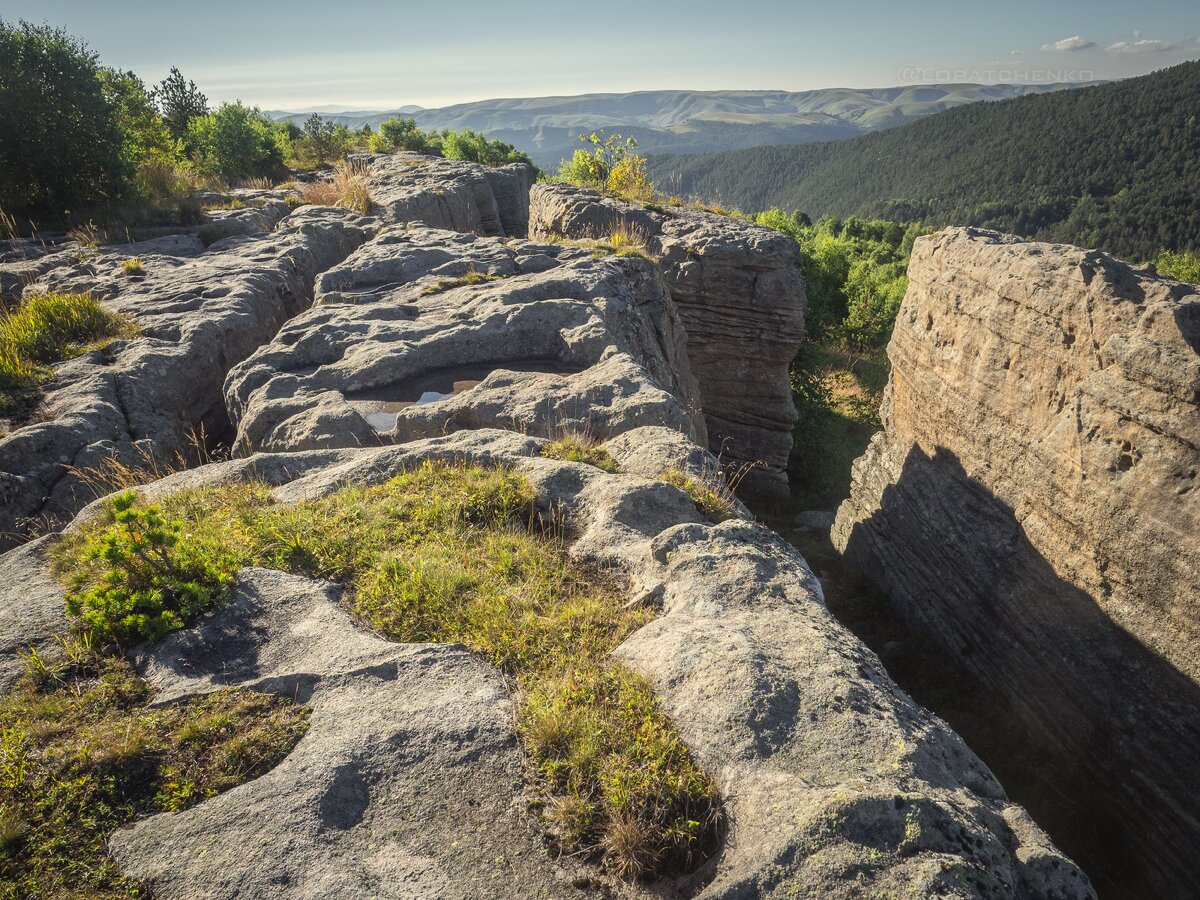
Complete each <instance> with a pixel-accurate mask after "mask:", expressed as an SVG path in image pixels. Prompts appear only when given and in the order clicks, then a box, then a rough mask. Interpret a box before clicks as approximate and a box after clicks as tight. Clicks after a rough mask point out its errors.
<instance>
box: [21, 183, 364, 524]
mask: <svg viewBox="0 0 1200 900" xmlns="http://www.w3.org/2000/svg"><path fill="white" fill-rule="evenodd" d="M375 227H377V223H375V222H373V220H368V219H364V218H363V217H361V216H357V215H354V214H353V213H349V212H346V211H344V210H335V209H330V208H317V207H309V208H304V209H302V210H300V211H299V212H297V213H296V214H295V215H293V216H290V217H289V218H288V219H287V220H286V223H285V224H284V225H283V226H281V227H280V228H279V229H278V230H276V231H273V232H270V233H265V234H253V235H245V236H240V237H233V238H229V239H227V240H224V241H220V242H218V243H216V244H214V245H213V246H211V247H210V248H209V249H208V250H207V251H204V252H203V253H197V252H195V249H196V248H195V247H194V246H193V245H191V244H190V243H188V242H185V243H184V249H185V252H186V255H184V256H175V255H171V254H153V253H151V254H146V255H144V256H142V257H141V258H142V260H143V265H144V270H145V275H144V276H143V277H139V278H130V277H128V276H124V275H123V273H120V268H119V262H120V260H121V259H122V258H124V256H123V255H122V254H119V253H104V254H101V255H100V257H99V258H98V259H97V260H93V261H89V262H88V263H87V264H85V265H80V266H76V265H73V264H72V265H67V266H59V267H56V268H53V269H50V270H48V271H47V272H46V273H45V274H44V275H43V276H42V278H41V279H40V280H38V281H35V282H34V283H33V284H32V285H30V286H29V287H27V288H26V289H25V290H27V291H39V290H80V289H88V290H90V291H92V293H93V294H95V295H96V296H98V297H102V298H104V302H105V304H106V305H107V306H108V307H109V308H110V309H112V310H113V311H115V312H119V313H123V314H125V315H128V316H129V317H130V318H131V319H132V320H133V321H134V322H135V323H136V324H137V326H138V328H139V329H140V334H139V335H138V336H136V337H134V338H132V339H128V340H119V341H116V342H115V343H113V344H112V345H110V346H108V347H106V348H104V349H103V350H94V351H92V352H89V353H86V354H84V355H83V356H80V357H77V358H75V359H72V360H69V361H67V362H65V363H62V364H61V365H59V366H58V367H57V375H56V377H55V379H54V381H53V382H52V384H51V385H50V386H49V389H48V391H47V394H46V397H45V398H44V400H43V401H42V403H41V405H40V407H39V410H38V416H37V417H36V420H35V421H33V422H31V423H29V424H25V425H20V424H19V423H18V427H15V428H14V429H13V430H12V431H10V432H9V433H7V434H5V435H3V437H0V546H11V545H12V543H13V542H15V541H16V540H18V539H19V536H20V535H21V534H22V533H23V532H24V530H25V529H26V527H27V526H28V524H29V523H30V522H31V521H32V520H35V519H39V518H40V519H50V520H54V519H61V518H62V517H64V516H65V517H69V516H71V515H73V514H74V513H75V512H76V511H78V510H79V509H80V508H81V507H82V506H83V505H84V504H85V503H86V502H88V501H89V500H91V499H92V494H91V493H90V492H89V491H88V489H87V488H86V487H85V486H84V485H83V484H82V482H81V480H80V478H79V477H78V476H77V475H76V474H72V472H71V469H75V470H81V469H87V468H89V467H93V466H96V465H99V464H101V463H102V462H103V461H104V460H105V459H110V458H115V459H117V460H120V461H121V462H123V463H125V464H130V465H136V464H140V463H144V462H145V461H146V459H147V458H156V459H158V460H160V461H170V460H172V459H173V457H174V456H175V455H176V454H179V453H183V452H185V451H186V450H187V448H188V443H189V432H190V431H191V430H196V431H199V430H200V429H201V428H203V429H204V430H205V431H207V433H208V434H209V435H214V434H215V435H220V434H221V433H222V432H223V431H224V430H225V429H226V428H227V423H228V418H227V415H226V412H225V406H224V402H223V397H222V393H221V388H222V384H223V382H224V380H225V375H226V373H227V372H228V371H229V369H230V368H231V367H232V366H233V365H234V364H236V363H238V362H240V361H241V360H242V359H245V358H246V357H247V356H249V355H250V353H251V352H252V351H254V350H255V349H256V348H258V347H259V346H260V345H261V344H263V343H264V342H266V341H268V340H270V338H271V337H272V336H273V335H274V334H275V332H276V331H277V330H278V329H279V327H280V326H281V325H282V324H283V323H284V322H285V321H287V320H288V319H289V318H291V317H292V316H294V315H295V314H296V313H298V312H300V311H301V310H302V309H304V308H305V307H306V306H308V305H309V303H310V302H311V300H312V290H313V280H314V279H315V278H316V276H317V274H318V273H319V272H321V271H322V270H324V269H326V268H329V267H330V266H332V265H334V264H335V263H337V262H339V261H341V260H342V259H344V258H345V257H346V256H347V255H348V254H349V253H350V252H351V251H352V250H353V249H354V248H355V247H357V246H358V245H359V244H361V243H362V242H363V241H364V240H366V238H367V237H368V236H369V235H370V234H371V233H372V231H373V229H374V228H375ZM133 246H134V247H137V245H133ZM139 253H140V251H139Z"/></svg>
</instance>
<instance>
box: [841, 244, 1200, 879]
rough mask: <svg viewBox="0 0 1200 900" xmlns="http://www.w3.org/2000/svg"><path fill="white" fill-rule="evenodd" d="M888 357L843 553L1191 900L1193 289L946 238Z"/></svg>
mask: <svg viewBox="0 0 1200 900" xmlns="http://www.w3.org/2000/svg"><path fill="white" fill-rule="evenodd" d="M888 355H889V357H890V359H891V363H892V377H891V381H890V383H889V385H888V388H887V391H886V394H885V399H884V405H883V414H882V415H883V423H884V429H885V430H884V433H883V434H881V435H878V436H877V437H876V438H875V439H874V441H873V442H872V444H871V446H870V448H869V449H868V451H867V454H866V455H865V456H864V457H863V458H862V459H860V460H859V461H858V462H857V463H856V464H855V467H854V478H853V487H852V495H851V497H850V499H849V500H847V501H846V502H845V503H844V504H843V505H842V507H841V509H840V511H839V513H838V518H837V522H836V525H835V527H834V529H833V535H834V539H835V542H836V543H837V544H838V545H839V546H840V547H842V548H845V550H846V552H847V553H848V554H849V556H850V557H851V559H852V560H853V561H854V562H855V563H856V564H857V565H858V566H860V567H861V568H862V569H863V570H864V571H865V572H866V573H867V574H869V575H870V576H871V577H872V578H873V579H875V580H876V581H877V582H878V583H879V584H881V585H882V586H884V587H885V588H886V589H887V591H888V592H889V594H890V596H891V598H892V600H893V602H894V604H895V606H896V607H897V609H898V610H899V611H900V612H901V613H902V614H903V615H904V616H905V617H906V618H907V619H908V620H909V621H910V623H912V624H914V625H915V626H916V627H917V628H918V630H919V631H921V632H922V633H924V634H926V635H931V636H934V637H936V638H937V639H938V640H939V641H940V642H941V643H942V644H943V645H944V646H945V647H947V648H948V649H949V650H950V651H951V653H952V654H953V655H955V656H956V657H957V658H958V659H959V660H960V661H961V662H963V663H964V664H965V665H967V666H968V667H970V668H972V669H974V670H975V671H976V672H978V673H979V674H980V675H981V676H982V677H983V678H984V679H985V681H986V682H987V683H988V684H990V685H992V686H994V687H997V688H999V689H1000V690H1002V691H1003V692H1005V693H1007V694H1008V695H1009V697H1010V698H1011V699H1012V700H1013V703H1014V705H1015V706H1016V707H1017V708H1018V709H1019V710H1020V711H1021V712H1022V714H1023V715H1024V716H1025V717H1026V719H1027V720H1028V721H1029V722H1030V724H1031V725H1032V727H1033V728H1034V730H1035V731H1037V732H1038V733H1039V734H1041V735H1044V736H1045V739H1046V740H1047V741H1048V743H1049V744H1050V745H1051V746H1052V747H1054V748H1056V749H1057V751H1058V752H1059V753H1060V754H1061V756H1062V758H1063V759H1064V760H1067V761H1069V763H1068V766H1069V768H1068V769H1067V771H1072V772H1080V773H1086V774H1087V775H1088V776H1089V777H1091V778H1093V779H1094V782H1095V785H1094V786H1093V790H1095V791H1102V792H1103V793H1105V794H1107V795H1109V796H1110V798H1111V801H1112V803H1113V804H1115V808H1114V807H1113V806H1111V805H1110V804H1105V806H1106V807H1109V808H1108V809H1107V810H1102V811H1101V813H1102V814H1103V815H1105V816H1107V817H1108V818H1109V819H1111V822H1110V826H1111V827H1112V828H1114V829H1116V833H1118V834H1121V835H1123V837H1121V838H1120V843H1122V844H1123V845H1124V846H1126V847H1132V848H1133V850H1132V855H1133V857H1134V859H1133V860H1131V861H1130V862H1129V863H1128V865H1131V866H1135V867H1137V868H1140V869H1141V870H1142V874H1141V875H1139V876H1138V877H1139V878H1140V879H1141V884H1142V888H1141V889H1143V890H1147V891H1151V892H1152V893H1154V894H1155V895H1157V896H1190V895H1194V894H1196V893H1200V880H1197V874H1196V869H1195V866H1194V865H1193V863H1194V860H1195V859H1196V858H1197V854H1200V821H1198V820H1197V817H1196V813H1195V810H1196V806H1197V804H1198V803H1200V780H1198V779H1197V777H1196V768H1195V760H1196V759H1197V758H1198V757H1200V683H1198V682H1200V614H1198V612H1197V606H1196V599H1197V584H1200V541H1197V539H1196V535H1197V534H1198V533H1200V490H1198V489H1200V480H1198V479H1200V475H1198V474H1197V473H1198V472H1200V407H1198V406H1197V398H1198V397H1200V288H1197V287H1195V286H1191V285H1184V284H1180V283H1178V282H1175V281H1172V280H1170V279H1161V278H1157V277H1154V276H1153V275H1151V274H1150V273H1148V272H1145V271H1139V270H1135V269H1133V268H1131V267H1129V266H1127V265H1126V264H1124V263H1121V262H1120V261H1118V260H1115V259H1113V258H1111V257H1109V256H1107V255H1105V254H1103V253H1099V252H1095V251H1087V250H1080V249H1078V248H1075V247H1067V246H1062V245H1053V244H1040V243H1029V242H1024V241H1020V240H1018V239H1015V238H1009V237H1005V236H1002V235H998V234H995V233H992V232H982V231H977V230H970V229H949V230H947V231H943V232H941V233H939V234H936V235H933V236H931V237H926V238H921V239H920V240H918V241H917V244H916V246H915V247H914V252H913V257H912V264H911V266H910V269H909V291H908V294H907V296H906V297H905V299H904V303H903V305H902V307H901V310H900V314H899V317H898V319H897V323H896V330H895V333H894V335H893V337H892V340H891V343H890V345H889V348H888ZM1131 772H1136V773H1137V775H1136V777H1132V778H1131V777H1129V773H1131ZM1096 786H1099V787H1096ZM1117 808H1119V812H1117V811H1116V809H1117Z"/></svg>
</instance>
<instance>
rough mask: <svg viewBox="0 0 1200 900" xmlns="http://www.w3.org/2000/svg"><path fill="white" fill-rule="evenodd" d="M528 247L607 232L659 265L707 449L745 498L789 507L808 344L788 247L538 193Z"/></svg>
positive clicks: (591, 198) (694, 218) (671, 213)
mask: <svg viewBox="0 0 1200 900" xmlns="http://www.w3.org/2000/svg"><path fill="white" fill-rule="evenodd" d="M529 228H530V234H531V236H533V237H534V238H537V239H544V240H553V239H554V238H555V237H558V238H563V237H565V238H572V239H585V240H586V239H598V240H605V239H607V238H609V237H610V236H611V235H612V234H613V233H614V232H617V233H621V234H623V235H624V236H626V237H628V238H630V239H632V240H633V241H634V242H635V243H643V244H645V246H646V249H647V252H648V253H649V254H650V255H652V256H653V257H655V258H656V260H657V262H658V264H659V266H660V267H661V269H662V271H663V275H664V276H665V278H666V281H667V285H668V287H669V288H670V291H671V296H672V298H673V299H674V301H675V304H676V305H677V306H678V308H679V315H680V318H681V319H682V320H683V325H684V328H685V329H686V330H687V333H688V347H689V351H688V352H689V357H690V359H691V362H692V371H693V372H695V374H696V379H697V381H698V382H699V384H700V393H701V398H702V408H703V410H704V417H705V421H706V422H707V424H708V433H709V446H710V447H711V448H712V450H713V452H714V453H717V454H719V455H720V456H721V457H722V459H723V460H726V461H727V462H728V463H730V464H731V465H730V466H729V468H732V469H737V468H738V467H739V466H741V465H754V466H755V468H753V469H751V470H749V471H748V473H747V474H746V477H745V478H744V479H743V480H742V483H741V492H742V493H743V494H744V495H746V496H748V497H750V498H753V499H759V500H764V501H768V502H769V501H779V500H785V499H786V498H787V495H788V487H787V475H786V473H785V469H786V466H787V461H788V454H789V453H790V451H791V447H792V427H793V426H794V425H795V422H796V410H795V407H794V406H793V404H792V393H791V381H790V377H789V375H788V366H789V364H790V363H791V361H792V359H793V357H795V355H796V351H797V349H798V348H799V345H800V341H801V339H802V338H803V335H804V304H805V295H804V279H803V277H802V275H801V273H800V253H799V248H798V247H797V246H796V242H795V241H793V240H792V239H790V238H788V237H786V236H784V235H781V234H779V233H777V232H775V231H772V230H770V229H768V228H762V227H759V226H757V225H754V224H752V223H749V222H745V221H742V220H739V219H732V218H729V217H726V216H718V215H713V214H711V213H707V212H699V211H696V210H690V209H681V208H671V209H664V210H661V211H656V210H651V209H644V208H641V207H637V206H633V205H630V204H627V203H622V202H620V201H616V200H613V199H611V198H601V197H600V195H599V194H597V193H596V192H595V191H588V190H583V189H580V188H573V187H568V186H565V185H556V184H539V185H535V186H534V188H533V191H532V192H531V195H530V218H529Z"/></svg>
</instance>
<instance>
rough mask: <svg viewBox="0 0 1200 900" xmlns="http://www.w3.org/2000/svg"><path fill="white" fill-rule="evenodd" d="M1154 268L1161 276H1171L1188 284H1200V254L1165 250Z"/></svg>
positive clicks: (1155, 261)
mask: <svg viewBox="0 0 1200 900" xmlns="http://www.w3.org/2000/svg"><path fill="white" fill-rule="evenodd" d="M1154 266H1155V268H1156V269H1157V270H1158V271H1159V273H1160V274H1163V275H1170V276H1171V277H1172V278H1177V279H1179V280H1180V281H1184V282H1187V283H1188V284H1200V253H1189V252H1188V251H1186V250H1184V251H1181V252H1179V253H1172V252H1171V251H1170V250H1163V251H1162V252H1161V253H1159V254H1158V257H1157V258H1156V259H1155V260H1154Z"/></svg>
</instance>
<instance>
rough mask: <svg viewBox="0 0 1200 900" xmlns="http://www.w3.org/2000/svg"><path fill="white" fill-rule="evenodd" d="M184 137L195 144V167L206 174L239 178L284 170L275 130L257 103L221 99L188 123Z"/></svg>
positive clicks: (277, 172)
mask: <svg viewBox="0 0 1200 900" xmlns="http://www.w3.org/2000/svg"><path fill="white" fill-rule="evenodd" d="M187 141H188V144H189V145H190V146H192V147H194V148H195V151H194V153H195V156H194V159H195V164H196V168H197V169H198V170H199V171H200V172H202V173H204V174H206V175H216V176H219V177H222V178H226V179H241V178H252V177H255V176H266V177H273V176H277V175H279V174H281V173H282V172H283V171H284V168H283V153H282V151H281V150H280V149H279V146H278V144H277V143H276V140H275V131H274V129H273V128H272V124H271V122H270V121H269V120H268V119H267V118H266V117H265V116H264V115H263V114H262V113H261V112H259V110H258V108H257V107H254V108H251V107H248V106H243V105H242V104H241V103H223V104H221V107H220V108H219V109H218V110H217V111H216V112H213V113H209V114H208V115H205V116H197V117H196V118H194V119H192V120H191V122H189V123H188V133H187Z"/></svg>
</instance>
